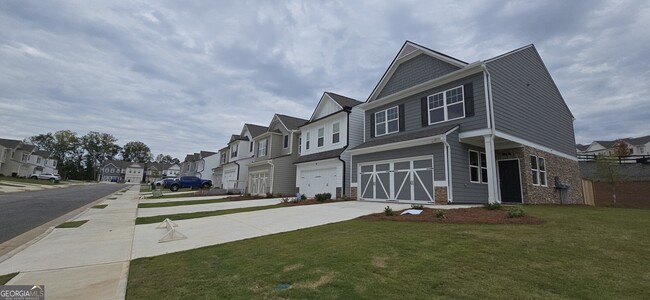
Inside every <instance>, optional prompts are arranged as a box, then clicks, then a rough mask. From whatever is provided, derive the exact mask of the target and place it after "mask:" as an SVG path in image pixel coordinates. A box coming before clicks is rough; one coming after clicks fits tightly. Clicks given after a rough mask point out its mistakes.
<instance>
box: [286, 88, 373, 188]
mask: <svg viewBox="0 0 650 300" xmlns="http://www.w3.org/2000/svg"><path fill="white" fill-rule="evenodd" d="M361 103H362V102H360V101H357V100H354V99H352V98H348V97H345V96H341V95H338V94H335V93H330V92H325V93H323V95H322V96H321V98H320V100H319V102H318V105H317V106H316V109H314V112H313V113H312V115H311V117H310V118H309V121H308V122H307V123H305V124H304V125H302V126H300V149H299V153H300V156H299V157H298V159H297V160H296V162H295V164H296V190H297V192H298V193H300V194H304V195H305V196H307V197H313V196H314V195H315V194H320V193H330V194H332V197H342V196H343V195H350V186H349V180H350V179H349V176H347V174H349V172H350V155H349V153H348V152H347V151H346V150H347V149H348V147H354V146H356V145H358V144H359V143H361V142H362V138H363V136H362V133H363V112H362V111H361V110H360V109H358V108H357V106H358V105H359V104H361Z"/></svg>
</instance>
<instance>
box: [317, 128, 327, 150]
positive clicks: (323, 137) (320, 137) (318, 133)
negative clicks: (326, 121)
mask: <svg viewBox="0 0 650 300" xmlns="http://www.w3.org/2000/svg"><path fill="white" fill-rule="evenodd" d="M321 131H322V132H323V134H322V135H321ZM321 139H323V143H322V145H319V143H320V141H321ZM316 147H317V148H323V147H325V127H320V128H318V129H316Z"/></svg>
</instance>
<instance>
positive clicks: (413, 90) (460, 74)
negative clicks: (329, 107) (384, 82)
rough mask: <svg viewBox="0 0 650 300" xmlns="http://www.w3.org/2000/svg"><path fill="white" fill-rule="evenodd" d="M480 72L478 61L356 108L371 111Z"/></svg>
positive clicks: (480, 66)
mask: <svg viewBox="0 0 650 300" xmlns="http://www.w3.org/2000/svg"><path fill="white" fill-rule="evenodd" d="M482 71H483V68H482V62H480V61H477V62H473V63H471V64H469V65H467V66H465V68H462V69H460V70H457V71H454V72H451V73H448V74H446V75H443V76H440V77H438V78H434V79H431V80H429V81H426V82H423V83H420V84H418V85H415V86H412V87H410V88H407V89H404V90H401V91H399V92H397V93H394V94H390V95H388V96H386V97H383V98H379V99H376V100H373V101H371V102H367V103H363V104H359V105H358V106H359V108H361V109H363V110H368V109H372V108H375V107H378V106H381V105H384V104H387V103H390V102H392V101H396V100H400V99H403V98H405V97H408V96H411V95H414V94H417V93H420V92H423V91H426V90H428V89H432V88H435V87H437V86H440V85H443V84H445V83H449V82H452V81H454V80H458V79H461V78H464V77H467V76H469V75H471V74H474V73H478V72H482Z"/></svg>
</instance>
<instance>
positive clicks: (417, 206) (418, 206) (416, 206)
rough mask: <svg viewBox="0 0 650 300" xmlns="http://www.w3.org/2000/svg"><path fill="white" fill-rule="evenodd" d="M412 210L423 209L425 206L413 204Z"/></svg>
mask: <svg viewBox="0 0 650 300" xmlns="http://www.w3.org/2000/svg"><path fill="white" fill-rule="evenodd" d="M411 208H412V209H423V208H424V205H422V204H411Z"/></svg>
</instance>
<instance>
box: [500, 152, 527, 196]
mask: <svg viewBox="0 0 650 300" xmlns="http://www.w3.org/2000/svg"><path fill="white" fill-rule="evenodd" d="M499 187H500V189H501V202H510V203H522V199H521V178H520V176H519V160H518V159H513V160H500V161H499Z"/></svg>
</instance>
